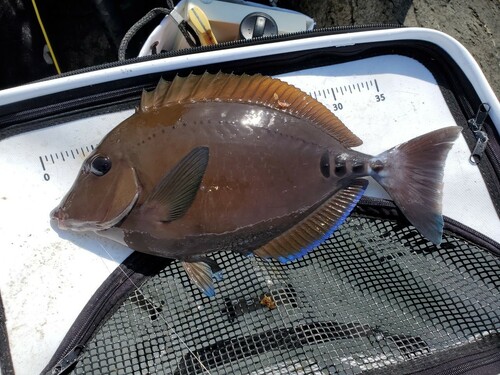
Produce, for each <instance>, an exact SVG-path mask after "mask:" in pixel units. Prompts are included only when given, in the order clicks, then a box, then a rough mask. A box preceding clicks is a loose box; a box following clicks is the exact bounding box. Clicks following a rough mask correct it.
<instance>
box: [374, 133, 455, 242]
mask: <svg viewBox="0 0 500 375" xmlns="http://www.w3.org/2000/svg"><path fill="white" fill-rule="evenodd" d="M460 131H461V128H460V127H458V126H451V127H447V128H442V129H438V130H435V131H432V132H430V133H427V134H424V135H421V136H419V137H417V138H414V139H412V140H410V141H408V142H405V143H402V144H400V145H399V146H396V147H393V148H391V149H390V150H387V151H386V152H384V153H382V154H380V155H378V156H376V157H374V158H373V159H372V163H371V167H372V173H371V175H372V177H373V178H375V180H376V181H377V182H378V183H379V184H380V185H382V187H383V188H384V189H385V190H386V191H387V193H388V194H389V195H390V196H391V198H392V199H393V200H394V203H396V205H397V206H398V207H399V209H400V210H401V211H402V212H403V214H404V215H405V216H406V218H407V219H408V220H409V221H410V223H411V224H412V225H413V226H414V227H415V228H417V229H418V231H419V232H420V233H421V234H422V235H423V236H424V237H426V238H427V239H428V240H429V241H431V242H432V243H434V244H436V245H438V244H440V243H441V241H442V235H443V225H444V222H443V216H442V213H441V208H442V195H443V175H444V164H445V161H446V157H447V155H448V152H449V151H450V149H451V147H452V146H453V142H454V141H455V140H456V139H457V137H458V135H459V134H460Z"/></svg>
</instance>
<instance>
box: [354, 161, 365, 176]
mask: <svg viewBox="0 0 500 375" xmlns="http://www.w3.org/2000/svg"><path fill="white" fill-rule="evenodd" d="M352 172H353V173H355V174H362V173H364V172H366V169H365V163H363V162H360V161H355V162H354V163H353V165H352Z"/></svg>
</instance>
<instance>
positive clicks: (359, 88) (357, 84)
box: [356, 82, 363, 92]
mask: <svg viewBox="0 0 500 375" xmlns="http://www.w3.org/2000/svg"><path fill="white" fill-rule="evenodd" d="M361 84H363V82H361ZM356 86H358V91H359V92H361V87H359V83H356Z"/></svg>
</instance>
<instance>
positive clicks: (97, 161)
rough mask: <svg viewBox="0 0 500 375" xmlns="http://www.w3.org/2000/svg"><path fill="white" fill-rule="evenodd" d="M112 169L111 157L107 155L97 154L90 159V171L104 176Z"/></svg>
mask: <svg viewBox="0 0 500 375" xmlns="http://www.w3.org/2000/svg"><path fill="white" fill-rule="evenodd" d="M110 169H111V159H110V158H108V157H107V156H101V155H96V156H94V158H93V159H92V160H91V161H90V172H92V174H94V175H96V176H104V175H105V174H106V173H108V172H109V170H110Z"/></svg>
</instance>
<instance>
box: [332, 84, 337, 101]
mask: <svg viewBox="0 0 500 375" xmlns="http://www.w3.org/2000/svg"><path fill="white" fill-rule="evenodd" d="M332 95H333V100H335V101H337V97H336V96H335V92H334V91H333V87H332Z"/></svg>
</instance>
